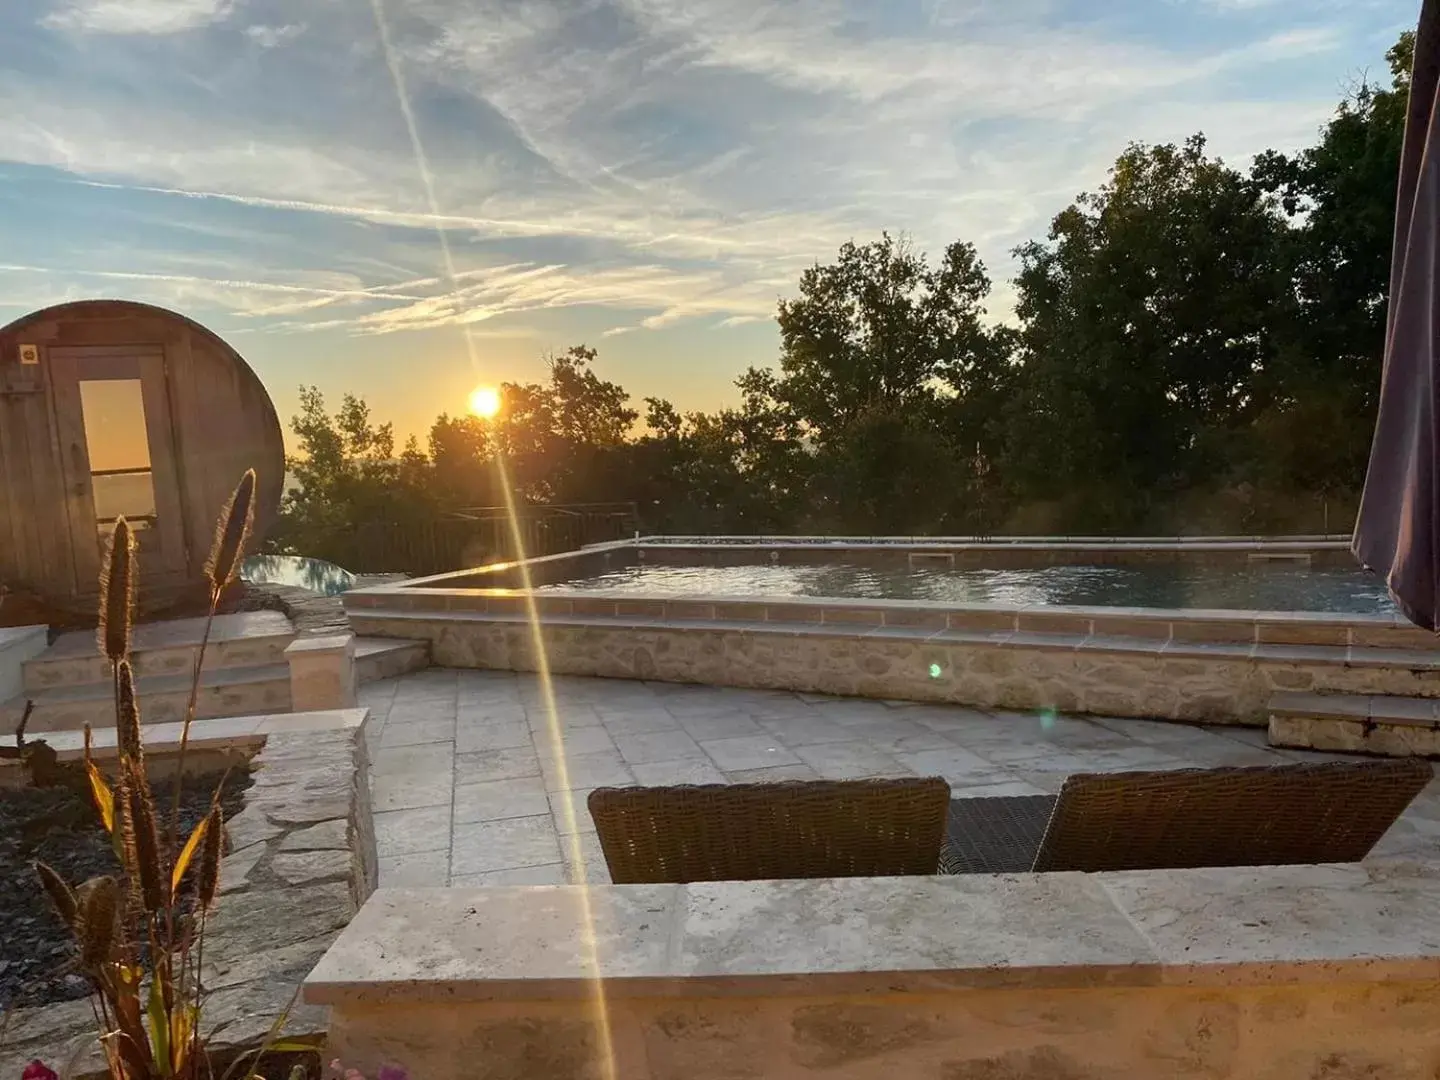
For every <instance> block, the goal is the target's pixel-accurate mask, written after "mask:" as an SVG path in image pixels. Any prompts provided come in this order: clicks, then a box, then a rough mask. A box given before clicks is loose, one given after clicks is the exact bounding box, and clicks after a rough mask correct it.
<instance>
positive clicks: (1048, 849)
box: [945, 758, 1432, 874]
mask: <svg viewBox="0 0 1440 1080" xmlns="http://www.w3.org/2000/svg"><path fill="white" fill-rule="evenodd" d="M1431 776H1432V770H1431V766H1430V765H1429V764H1428V763H1427V762H1424V761H1421V760H1418V759H1415V758H1406V759H1401V760H1395V761H1356V762H1349V761H1346V762H1326V763H1321V764H1303V765H1275V766H1260V767H1256V768H1225V769H1175V770H1169V771H1164V772H1129V773H1089V774H1086V773H1082V774H1078V775H1075V776H1071V777H1070V778H1069V779H1068V780H1066V781H1065V785H1064V786H1063V787H1062V788H1061V789H1060V794H1059V795H1058V796H1052V795H1034V796H1030V795H1027V796H1020V797H1016V798H978V799H956V800H954V801H953V802H952V803H951V804H950V820H949V826H948V830H947V831H948V836H947V843H946V847H947V852H946V859H945V870H946V872H949V873H971V874H986V873H989V874H996V873H1021V872H1024V871H1027V870H1035V871H1043V870H1081V871H1087V872H1091V871H1101V870H1164V869H1183V868H1193V867H1202V866H1283V865H1287V864H1294V863H1311V864H1313V863H1337V862H1359V861H1360V860H1361V859H1363V858H1364V857H1365V856H1366V855H1367V854H1368V853H1369V851H1370V849H1371V848H1372V847H1374V846H1375V843H1376V842H1377V841H1378V840H1379V839H1380V837H1381V836H1383V835H1384V834H1385V831H1386V830H1387V829H1389V828H1390V826H1391V825H1393V824H1394V823H1395V819H1396V818H1398V817H1399V816H1400V815H1401V814H1402V813H1403V812H1404V811H1405V808H1406V807H1407V806H1409V805H1410V802H1411V800H1412V799H1414V798H1415V796H1416V795H1418V794H1419V793H1420V791H1421V789H1422V788H1424V787H1425V785H1426V784H1427V783H1429V781H1430V778H1431Z"/></svg>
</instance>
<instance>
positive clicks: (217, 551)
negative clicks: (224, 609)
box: [205, 469, 255, 593]
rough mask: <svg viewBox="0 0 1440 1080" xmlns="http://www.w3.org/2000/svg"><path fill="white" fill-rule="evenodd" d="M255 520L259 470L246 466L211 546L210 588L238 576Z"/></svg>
mask: <svg viewBox="0 0 1440 1080" xmlns="http://www.w3.org/2000/svg"><path fill="white" fill-rule="evenodd" d="M254 524H255V470H254V469H246V470H245V475H244V476H242V477H241V478H240V483H239V484H237V485H236V486H235V491H234V492H233V493H232V494H231V496H230V501H229V502H227V503H226V504H225V509H224V510H222V511H220V522H219V525H218V527H217V528H216V529H215V540H214V542H213V543H212V544H211V547H210V559H209V561H208V562H206V564H205V573H206V574H207V575H208V576H209V578H210V588H211V589H213V590H214V591H215V592H217V593H218V592H220V591H221V590H222V589H224V588H225V586H226V585H229V584H230V582H231V581H233V580H234V578H235V574H236V573H237V572H238V571H239V569H240V560H241V558H242V556H243V555H244V553H245V544H246V542H247V541H248V540H249V539H250V530H251V528H252V527H253V526H254Z"/></svg>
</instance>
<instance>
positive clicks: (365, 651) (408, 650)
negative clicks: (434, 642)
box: [355, 637, 430, 683]
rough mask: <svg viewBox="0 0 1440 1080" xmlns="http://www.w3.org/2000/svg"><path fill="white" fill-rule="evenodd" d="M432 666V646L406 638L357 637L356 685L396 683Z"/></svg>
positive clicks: (426, 642)
mask: <svg viewBox="0 0 1440 1080" xmlns="http://www.w3.org/2000/svg"><path fill="white" fill-rule="evenodd" d="M429 666H430V643H429V642H428V641H416V640H412V639H407V638H381V637H357V638H356V639H355V681H356V682H357V683H368V682H375V681H376V680H377V679H393V678H394V677H395V676H397V675H404V674H407V673H408V672H411V671H419V670H420V669H421V668H427V667H429Z"/></svg>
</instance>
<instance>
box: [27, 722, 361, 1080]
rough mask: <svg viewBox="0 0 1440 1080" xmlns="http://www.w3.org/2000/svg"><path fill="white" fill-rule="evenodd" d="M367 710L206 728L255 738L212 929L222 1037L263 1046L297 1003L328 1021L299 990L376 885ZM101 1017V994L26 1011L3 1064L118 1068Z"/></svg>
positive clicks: (316, 1021) (213, 739)
mask: <svg viewBox="0 0 1440 1080" xmlns="http://www.w3.org/2000/svg"><path fill="white" fill-rule="evenodd" d="M366 715H367V713H366V710H364V709H351V710H344V711H336V712H325V713H295V714H290V715H287V716H276V717H229V718H225V719H223V720H201V721H196V722H195V724H194V725H193V727H192V734H193V739H194V743H195V744H196V745H197V746H198V747H199V748H201V750H202V752H206V753H211V754H213V753H217V752H220V751H222V750H224V749H226V747H227V746H228V748H229V749H230V750H232V751H240V750H246V749H248V750H252V751H255V753H254V757H253V758H252V759H251V768H252V772H253V779H254V783H253V785H252V786H251V787H250V788H249V790H248V791H247V792H246V795H245V807H244V809H243V810H242V811H241V812H240V813H239V814H237V815H236V816H235V817H234V818H233V819H231V821H229V822H228V823H227V833H228V837H229V843H230V847H229V854H228V855H227V857H226V858H225V859H224V861H223V863H222V864H221V890H220V892H221V898H220V900H219V902H218V903H217V905H216V909H215V912H214V914H213V915H212V916H211V921H210V924H209V928H208V931H207V935H206V942H205V969H206V971H205V975H204V980H205V984H206V986H207V988H208V989H209V990H210V991H211V997H210V998H209V999H208V1001H207V1003H206V1005H205V1011H204V1021H203V1023H204V1026H205V1028H206V1029H207V1030H208V1029H211V1028H213V1027H215V1026H217V1025H220V1024H223V1025H224V1029H223V1035H222V1037H221V1038H220V1039H218V1040H217V1042H216V1046H217V1048H226V1047H246V1046H258V1045H259V1044H260V1042H261V1041H262V1040H263V1039H264V1037H265V1035H266V1033H267V1032H268V1031H269V1029H270V1026H271V1024H272V1023H273V1021H274V1020H275V1018H276V1017H277V1016H279V1015H280V1014H281V1013H283V1012H284V1011H285V1010H286V1008H287V1007H289V1008H290V1013H289V1016H288V1020H287V1023H286V1025H285V1028H284V1030H285V1033H286V1034H287V1035H289V1036H301V1035H320V1034H323V1033H324V1031H325V1029H326V1025H327V1019H328V1018H327V1014H326V1010H325V1009H324V1008H323V1007H319V1006H315V1005H308V1004H305V1003H304V1002H300V1001H294V1002H293V1004H292V999H293V998H294V997H295V995H296V992H297V990H298V988H299V986H300V983H301V981H302V980H303V979H304V978H305V976H306V975H307V974H308V973H309V971H310V969H311V968H312V967H313V966H314V965H315V962H316V961H317V960H318V959H319V958H320V957H321V956H322V955H323V954H324V953H325V951H326V949H327V948H329V946H330V944H331V943H332V942H333V941H334V940H335V937H336V935H337V934H339V932H340V931H341V930H342V929H343V928H344V927H345V926H346V924H347V923H349V921H350V919H351V917H352V916H353V915H354V914H355V912H356V911H357V910H358V909H359V908H360V906H361V905H362V904H363V903H364V902H365V900H366V898H367V897H368V896H369V895H370V893H371V892H373V891H374V889H375V885H376V865H377V862H376V854H375V836H374V829H373V825H372V819H371V814H370V788H369V783H368V779H367V770H368V757H367V753H366V747H365V737H364V725H365V719H366ZM104 734H105V733H104V732H97V736H102V735H104ZM151 734H152V733H151V732H149V731H147V736H150V735H151ZM162 734H163V733H162ZM167 748H168V749H171V750H173V746H168V747H167V744H166V743H165V742H163V741H162V740H161V739H160V738H156V737H151V739H150V741H149V742H148V744H147V749H148V752H149V755H150V756H151V757H152V758H157V759H158V758H161V757H163V756H164V755H165V753H166V751H167ZM62 749H65V750H68V749H69V748H68V747H66V748H62ZM97 752H104V748H103V747H101V748H98V750H97ZM94 1030H95V1021H94V1018H93V1014H92V1012H91V1007H90V1004H89V1003H88V1001H84V1000H82V1001H73V1002H65V1003H62V1004H56V1005H49V1006H44V1007H41V1008H35V1009H24V1010H17V1011H16V1012H15V1014H14V1015H13V1016H12V1017H10V1019H9V1023H8V1025H6V1026H3V1027H0V1077H7V1078H17V1077H19V1075H20V1073H21V1071H22V1069H23V1068H24V1065H25V1063H26V1062H28V1061H29V1060H31V1059H32V1058H36V1057H38V1058H41V1059H42V1060H44V1061H46V1062H47V1063H48V1064H50V1065H51V1067H53V1068H55V1069H56V1070H57V1071H60V1072H62V1074H65V1075H69V1076H71V1077H101V1076H104V1075H105V1072H104V1067H103V1061H102V1059H101V1057H100V1052H99V1047H98V1045H97V1044H96V1042H95V1035H94Z"/></svg>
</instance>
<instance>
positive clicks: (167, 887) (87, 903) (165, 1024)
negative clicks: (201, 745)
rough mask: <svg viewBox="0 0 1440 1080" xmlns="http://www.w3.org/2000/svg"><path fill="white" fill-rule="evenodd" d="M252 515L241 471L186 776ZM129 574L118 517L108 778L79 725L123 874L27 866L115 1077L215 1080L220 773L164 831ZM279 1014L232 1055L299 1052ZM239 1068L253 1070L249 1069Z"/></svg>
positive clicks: (131, 556)
mask: <svg viewBox="0 0 1440 1080" xmlns="http://www.w3.org/2000/svg"><path fill="white" fill-rule="evenodd" d="M254 514H255V473H254V471H253V470H252V471H247V472H246V473H245V475H244V476H243V477H242V478H241V480H240V483H239V485H238V486H237V487H236V489H235V493H234V495H233V496H231V499H230V502H229V503H228V504H227V505H226V508H225V513H224V515H223V516H222V518H221V520H220V521H219V522H218V523H217V527H216V532H215V545H214V548H213V550H212V551H211V554H210V561H209V564H208V566H207V575H208V576H209V580H210V586H211V590H210V611H209V615H208V617H207V618H206V621H205V630H204V633H203V635H202V636H201V641H200V647H199V649H198V650H197V653H196V657H195V666H194V670H193V673H192V678H191V683H190V700H189V704H188V706H187V708H186V711H185V723H184V726H183V728H182V733H181V739H180V755H179V761H178V762H177V767H176V772H177V775H178V777H183V776H184V763H185V747H186V744H187V742H188V739H189V733H190V724H191V722H192V721H193V719H194V716H195V702H196V697H197V695H198V692H199V686H200V672H201V669H202V668H203V666H204V662H205V650H206V646H207V645H208V643H209V639H210V627H211V624H212V622H213V621H214V617H215V611H216V608H217V606H218V604H219V601H220V594H221V592H222V591H223V590H224V588H225V586H226V585H227V584H229V582H230V581H231V580H233V579H234V577H235V574H236V571H237V570H238V568H239V565H240V561H241V559H242V558H243V556H244V548H245V543H246V540H247V539H248V537H249V533H250V528H251V524H252V522H253V520H254ZM137 577H138V571H137V568H136V558H135V549H134V537H133V534H132V533H131V530H130V527H129V525H128V524H127V523H126V522H125V521H124V520H123V519H122V520H121V521H119V522H118V523H117V524H116V527H115V532H114V534H113V535H112V537H111V542H110V552H109V556H108V558H107V559H106V564H105V571H104V574H103V575H102V578H101V601H100V629H99V633H98V637H99V644H100V647H101V649H102V650H103V651H104V653H105V656H106V657H107V658H108V659H109V660H110V662H111V664H112V669H113V671H114V675H115V726H116V741H117V744H118V750H119V768H118V770H117V772H116V776H115V779H114V782H113V785H112V784H111V783H110V782H108V781H107V780H106V779H105V777H104V776H103V775H102V774H101V772H100V770H99V768H98V767H97V766H96V764H95V762H94V760H93V759H92V757H91V754H90V732H89V729H88V727H87V728H86V731H85V775H86V777H87V782H88V784H89V787H90V793H91V796H92V798H93V800H94V802H95V806H96V808H97V810H98V811H99V814H100V817H101V821H102V824H103V825H104V826H105V828H106V829H107V830H108V831H109V832H110V834H111V839H112V842H113V843H114V845H115V849H116V854H117V856H118V858H119V861H120V865H121V870H122V874H121V877H120V878H114V877H100V878H94V879H91V880H90V881H87V882H86V883H85V884H84V885H82V886H80V888H79V889H72V888H71V887H70V886H69V885H68V884H67V883H66V882H65V881H64V879H63V878H61V877H60V875H59V874H57V873H56V872H55V871H54V870H53V869H52V868H51V867H49V866H46V865H45V864H43V863H37V864H36V873H37V875H38V876H39V879H40V885H41V887H42V888H43V889H44V890H45V892H46V894H47V895H48V896H49V898H50V901H51V903H52V904H53V905H54V906H55V909H56V911H57V912H59V914H60V916H61V918H62V919H64V920H65V922H66V924H67V925H69V926H70V927H71V929H72V930H73V932H74V936H75V940H76V944H77V950H78V954H79V956H78V959H79V963H80V968H81V970H82V971H83V972H84V973H85V975H86V976H87V977H88V978H89V979H90V982H91V985H92V987H93V988H94V991H95V997H94V1006H95V1012H96V1022H97V1024H98V1025H99V1029H100V1042H101V1045H102V1047H103V1048H104V1051H105V1056H106V1061H107V1062H108V1064H109V1069H110V1073H111V1076H112V1078H113V1080H213V1070H212V1068H211V1062H210V1057H209V1053H208V1050H207V1040H206V1037H205V1036H204V1035H203V1034H202V1032H201V1025H200V1020H201V1014H202V1011H203V1007H204V1004H205V1000H204V999H205V992H204V989H203V987H202V985H201V981H200V971H201V969H202V966H203V963H204V943H205V925H206V916H207V913H208V912H209V910H210V909H211V908H212V907H213V906H214V904H215V902H216V897H217V896H218V894H219V887H220V862H221V858H222V855H223V852H224V843H223V840H224V816H223V814H222V812H221V809H220V798H221V794H222V793H223V790H224V785H225V780H224V779H222V780H221V781H220V784H219V786H217V788H216V790H215V792H214V794H213V795H212V797H211V802H210V810H209V812H208V813H207V815H206V816H205V818H204V819H203V820H202V821H201V822H200V824H199V825H198V826H197V827H196V828H195V830H194V831H192V833H191V834H190V837H189V838H188V840H186V841H185V843H184V844H183V845H182V844H181V842H180V837H179V829H180V783H179V782H178V779H177V783H176V795H175V806H174V812H173V814H172V816H171V819H170V821H169V823H168V828H167V829H162V828H161V822H160V819H159V815H158V813H157V812H156V808H155V800H154V796H153V795H152V793H151V789H150V782H149V777H148V774H147V770H146V764H145V754H144V746H143V740H142V737H141V732H142V728H141V716H140V707H139V702H138V700H137V697H136V692H135V673H134V670H133V668H132V666H131V664H130V661H129V652H130V637H131V622H132V619H133V615H134V588H135V581H136V578H137ZM227 776H228V774H227ZM197 858H198V862H196V861H195V860H196V859H197ZM192 862H193V863H194V866H193V869H192V866H191V864H192ZM187 875H188V876H189V877H190V878H191V879H192V880H193V883H194V889H193V890H192V892H193V894H194V907H193V909H190V910H188V911H187V910H186V907H185V905H186V903H187V899H186V897H185V895H184V893H183V892H182V889H181V885H182V882H183V881H184V880H185V879H186V877H187ZM287 1013H288V1008H287V1009H286V1010H283V1011H282V1012H281V1014H280V1016H279V1017H277V1019H276V1022H275V1024H274V1025H273V1026H272V1027H271V1029H270V1034H269V1035H268V1036H267V1037H266V1039H265V1041H264V1043H263V1044H262V1046H261V1048H260V1049H259V1051H258V1052H254V1053H249V1054H244V1055H241V1057H240V1058H237V1059H236V1060H237V1061H243V1060H251V1059H253V1060H254V1061H257V1062H258V1061H259V1060H261V1059H262V1058H263V1057H264V1055H265V1054H266V1053H268V1052H270V1051H271V1050H272V1049H282V1048H283V1049H290V1050H293V1049H300V1048H301V1047H298V1046H294V1045H286V1044H281V1043H278V1042H277V1041H276V1036H278V1034H279V1032H280V1030H281V1027H282V1025H283V1022H284V1018H285V1016H286V1014H287ZM307 1049H308V1048H307ZM245 1075H247V1076H249V1075H251V1070H250V1068H249V1067H248V1066H247V1068H246V1074H245Z"/></svg>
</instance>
